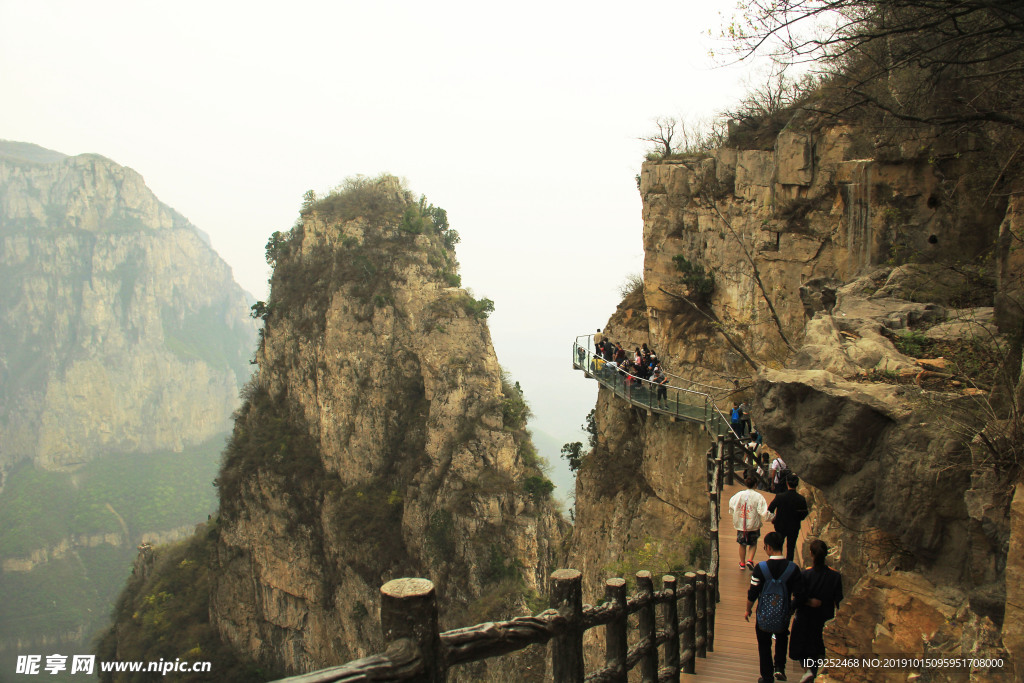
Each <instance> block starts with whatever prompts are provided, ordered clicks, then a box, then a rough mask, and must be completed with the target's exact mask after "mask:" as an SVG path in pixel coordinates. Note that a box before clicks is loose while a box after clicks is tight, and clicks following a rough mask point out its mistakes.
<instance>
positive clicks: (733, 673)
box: [684, 485, 806, 683]
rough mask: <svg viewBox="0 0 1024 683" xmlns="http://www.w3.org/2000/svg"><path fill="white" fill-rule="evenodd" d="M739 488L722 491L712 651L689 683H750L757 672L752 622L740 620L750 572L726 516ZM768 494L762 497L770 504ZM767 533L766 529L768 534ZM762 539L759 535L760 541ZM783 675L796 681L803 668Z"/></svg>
mask: <svg viewBox="0 0 1024 683" xmlns="http://www.w3.org/2000/svg"><path fill="white" fill-rule="evenodd" d="M743 488H744V487H743V486H739V485H731V486H725V487H724V488H723V489H722V514H721V519H720V521H723V522H724V524H722V525H720V529H721V532H720V533H721V537H722V539H723V541H724V544H725V548H724V549H723V552H722V557H721V563H720V566H719V570H718V592H719V596H720V598H721V601H720V602H719V603H718V609H717V610H716V611H715V651H714V652H713V653H711V652H709V653H708V658H707V660H705V661H703V662H701V665H699V666H698V667H697V674H696V675H695V676H685V677H684V680H685V681H693V683H733V682H734V681H735V682H736V683H754V681H756V680H757V678H758V676H759V675H760V672H759V671H758V668H759V667H758V660H757V636H755V635H754V618H753V617H751V620H750V621H746V620H745V619H744V618H743V613H744V612H745V611H746V606H747V589H748V588H749V587H750V572H749V571H740V569H739V567H737V566H736V565H737V561H736V560H735V559H733V558H735V557H737V556H738V553H737V552H736V548H735V534H734V533H733V531H732V522H731V518H730V516H729V499H730V498H732V497H733V496H734V495H736V494H737V493H739V492H740V491H742V490H743ZM770 496H771V494H766V497H768V498H769V502H770ZM805 527H806V525H804V527H802V528H801V530H800V538H799V539H798V540H797V553H796V558H795V559H796V560H797V565H801V562H800V560H801V556H800V548H802V547H803V545H804V541H805V537H806V530H805ZM770 530H771V529H770V528H769V529H768V531H770ZM763 538H764V535H763V534H762V539H763ZM754 559H755V560H756V561H761V560H765V559H768V558H767V556H765V554H764V550H763V548H760V547H759V548H758V552H757V555H756V556H755V558H754ZM786 675H787V676H788V678H789V680H791V681H798V680H800V676H802V675H803V668H802V667H801V666H799V665H798V664H797V663H796V662H794V661H792V660H790V662H789V665H788V666H787V667H786Z"/></svg>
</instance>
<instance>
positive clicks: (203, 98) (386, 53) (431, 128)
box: [0, 0, 751, 483]
mask: <svg viewBox="0 0 1024 683" xmlns="http://www.w3.org/2000/svg"><path fill="white" fill-rule="evenodd" d="M733 6H734V0H707V1H705V2H694V1H692V0H676V1H675V2H663V1H660V0H659V1H654V2H634V3H626V2H614V3H612V2H603V1H593V0H592V1H590V2H565V1H561V0H548V1H546V2H536V1H534V0H521V1H520V2H516V3H511V4H507V5H499V4H491V3H484V2H479V1H476V2H462V1H459V2H448V1H445V0H436V1H434V2H411V1H410V2H406V1H391V2H387V1H377V2H370V1H360V2H347V1H343V0H338V1H334V2H325V1H321V2H301V1H295V0H293V1H291V2H287V3H285V2H272V3H271V2H263V1H260V0H251V1H249V2H214V1H211V0H205V1H203V2H193V1H188V0H186V1H182V0H178V1H175V2H170V3H167V2H164V3H157V2H149V1H141V0H131V1H123V2H114V1H108V0H89V1H87V2H82V1H81V0H67V1H55V0H24V1H21V0H0V102H2V106H0V138H2V139H8V140H19V141H25V142H33V143H36V144H39V145H42V146H43V147H47V148H50V149H54V150H57V151H60V152H64V153H66V154H81V153H85V152H95V153H98V154H102V155H104V156H106V157H109V158H111V159H113V160H114V161H116V162H118V163H120V164H123V165H125V166H130V167H132V168H134V169H135V170H136V171H138V172H140V173H141V174H142V175H143V176H144V177H145V179H146V182H147V184H148V185H149V187H150V188H151V189H152V190H153V191H154V192H155V193H156V195H157V196H158V197H159V198H160V199H161V200H162V201H164V202H165V203H167V204H169V205H171V206H172V207H174V208H175V209H177V210H178V211H179V212H181V213H182V214H184V215H185V216H186V217H187V218H188V219H189V220H191V221H192V222H193V223H194V224H195V225H196V226H198V227H199V228H200V229H202V230H204V231H206V232H207V233H208V234H209V235H210V237H211V239H212V241H213V245H214V247H215V248H216V249H217V251H218V252H219V253H220V254H221V256H222V257H223V258H224V259H225V260H226V261H227V262H228V263H229V264H230V265H231V267H232V268H233V270H234V273H235V277H236V279H237V280H238V281H239V282H240V283H241V285H242V286H243V287H245V288H246V289H247V290H249V291H250V292H251V293H252V294H253V295H254V296H256V297H257V298H261V299H262V298H265V297H266V279H267V277H268V275H269V273H268V269H267V266H266V263H265V261H264V258H263V250H264V244H265V243H266V240H267V237H268V236H269V235H270V233H272V232H273V231H275V230H287V229H288V228H290V227H291V225H292V224H293V223H294V221H295V218H296V217H297V212H298V208H299V205H300V203H301V200H302V194H303V193H304V192H305V191H306V190H307V189H314V190H316V191H317V192H322V191H324V190H327V189H329V188H330V187H333V186H334V185H337V184H338V183H339V182H340V181H341V180H342V179H344V178H345V177H346V176H351V175H354V174H357V173H362V174H366V175H375V174H377V173H380V172H382V171H387V172H390V173H393V174H395V175H399V176H403V177H405V178H407V179H408V182H409V185H410V187H411V188H412V190H413V191H414V192H416V193H423V194H426V195H427V197H428V199H429V200H430V201H432V202H433V203H434V204H436V205H438V206H441V207H443V208H445V209H447V210H448V216H449V220H450V222H451V225H452V227H453V228H455V229H456V230H458V231H459V233H460V234H461V235H462V244H460V245H459V247H458V255H459V260H460V261H461V263H462V275H463V283H464V285H465V286H468V287H470V288H472V289H473V290H474V292H475V293H476V295H477V296H486V297H489V298H491V299H493V300H494V301H495V304H496V307H497V310H496V311H495V313H494V314H493V315H492V317H491V332H492V336H493V338H494V344H495V347H496V349H497V353H498V358H499V360H500V361H501V363H502V364H503V365H504V366H505V367H506V368H508V369H509V370H510V371H511V372H512V374H513V376H514V377H515V378H516V379H518V380H519V381H520V382H521V384H522V386H523V388H524V390H525V391H526V396H527V399H528V400H529V401H530V403H531V404H532V406H533V408H534V412H535V413H536V418H535V420H534V421H533V423H532V424H533V426H534V427H535V428H536V429H539V430H543V431H545V432H547V433H549V434H550V435H551V436H552V437H554V439H555V440H557V441H558V443H559V444H560V443H562V442H565V441H569V440H576V439H579V438H581V435H579V434H578V433H577V431H576V427H577V426H578V425H579V424H580V423H581V422H582V421H583V418H584V416H585V415H586V413H587V412H588V411H589V410H590V409H591V408H592V407H593V402H594V397H595V396H596V387H595V386H594V385H593V384H591V383H588V382H587V381H586V380H585V379H583V377H582V376H581V375H579V374H575V375H574V374H573V372H572V370H571V366H570V350H571V344H572V341H573V338H574V337H575V335H577V334H583V333H587V332H592V331H593V330H594V329H595V328H597V327H599V326H602V325H603V324H604V322H605V321H606V320H607V318H608V317H609V315H610V314H611V313H612V311H613V310H614V307H615V304H616V303H617V301H618V299H619V296H618V293H617V287H618V285H619V284H620V283H621V282H622V281H623V279H624V278H625V276H626V275H627V274H628V273H631V272H639V271H640V270H642V267H643V251H642V246H641V230H642V220H641V202H640V197H639V195H638V193H637V190H636V184H635V181H634V177H635V175H636V174H637V173H638V172H639V170H640V164H641V162H642V158H643V153H644V150H645V143H642V142H640V141H639V140H638V139H637V138H638V137H640V136H642V135H644V134H646V133H648V132H649V131H650V130H651V129H652V128H653V126H652V124H651V121H652V119H653V118H654V117H656V116H659V115H685V116H692V117H697V116H705V115H710V114H712V113H714V112H716V111H718V110H721V109H722V108H724V107H726V106H728V105H730V104H731V103H732V102H734V101H735V99H737V98H738V97H739V96H740V95H741V94H742V91H743V80H744V73H745V72H746V71H747V70H749V69H750V68H751V67H750V65H743V66H742V67H737V68H728V69H726V68H715V67H714V65H713V63H712V61H711V60H710V59H709V57H708V51H709V49H711V48H712V47H713V46H712V44H711V42H710V40H709V39H708V37H707V32H708V31H709V30H710V31H711V32H712V33H713V34H715V35H717V34H718V31H719V29H720V27H721V26H722V25H723V23H724V19H723V18H722V16H720V14H719V12H721V13H722V14H723V15H729V14H731V12H732V8H733ZM544 454H545V455H546V456H548V457H550V458H553V459H557V451H555V452H551V450H548V451H547V452H545V453H544ZM559 478H560V479H561V480H562V483H564V481H565V480H564V478H563V477H559Z"/></svg>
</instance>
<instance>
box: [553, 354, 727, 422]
mask: <svg viewBox="0 0 1024 683" xmlns="http://www.w3.org/2000/svg"><path fill="white" fill-rule="evenodd" d="M590 338H591V337H590V336H589V335H587V336H583V337H579V338H577V340H576V341H575V342H574V343H573V346H572V366H573V368H575V369H577V370H582V371H583V374H584V375H586V376H587V377H588V378H590V379H593V380H596V381H597V382H598V384H600V385H601V386H603V387H606V388H608V389H611V391H612V392H614V393H615V395H616V396H618V397H619V398H621V399H623V400H624V401H627V402H629V403H631V404H632V405H634V406H636V407H637V408H643V409H644V410H646V411H648V412H650V413H658V414H661V415H667V416H669V417H671V418H673V419H679V420H686V421H687V422H697V423H700V424H703V425H704V426H705V428H706V429H707V431H708V433H709V434H713V435H714V436H730V435H731V436H734V437H736V435H735V433H734V432H733V431H732V428H731V426H730V424H729V420H728V419H727V418H726V417H725V415H724V414H723V413H722V411H721V410H719V409H718V406H717V405H716V404H715V399H714V396H713V395H712V392H713V391H719V392H721V391H722V389H720V388H718V387H712V386H708V385H706V384H701V383H699V382H693V381H690V380H686V379H684V378H682V377H678V376H677V377H675V378H674V382H675V383H674V384H665V385H661V386H659V385H656V384H654V383H653V382H650V381H648V380H645V379H640V378H639V377H633V376H632V375H626V374H623V373H620V372H619V371H618V370H616V369H613V368H609V367H608V363H606V362H605V360H604V358H601V357H600V356H597V355H595V354H593V353H592V352H591V351H590V346H591V344H590V342H589V340H590ZM581 339H582V340H586V341H584V342H583V343H580V340H581ZM680 384H685V385H686V386H679V385H680ZM659 391H660V393H661V395H660V396H659ZM736 438H738V437H736Z"/></svg>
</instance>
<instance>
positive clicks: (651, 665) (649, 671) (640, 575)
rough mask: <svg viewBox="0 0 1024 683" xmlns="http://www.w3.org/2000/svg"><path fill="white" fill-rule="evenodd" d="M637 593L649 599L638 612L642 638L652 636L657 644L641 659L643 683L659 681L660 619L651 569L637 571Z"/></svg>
mask: <svg viewBox="0 0 1024 683" xmlns="http://www.w3.org/2000/svg"><path fill="white" fill-rule="evenodd" d="M636 589H637V594H638V595H639V596H640V597H641V598H645V599H647V604H645V605H644V606H643V607H641V608H640V611H638V612H637V627H638V629H639V631H640V634H639V635H640V638H641V640H642V639H645V638H650V640H651V643H652V644H653V645H655V647H652V648H651V649H649V650H648V651H647V654H646V655H644V656H643V658H642V659H641V660H640V680H641V681H643V683H657V682H658V648H657V646H656V645H657V642H658V624H657V622H658V620H657V617H656V616H655V611H654V607H655V605H654V581H653V580H652V579H651V573H650V572H649V571H640V572H637V573H636Z"/></svg>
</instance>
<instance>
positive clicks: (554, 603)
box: [551, 569, 583, 683]
mask: <svg viewBox="0 0 1024 683" xmlns="http://www.w3.org/2000/svg"><path fill="white" fill-rule="evenodd" d="M551 607H552V608H553V609H556V610H558V612H559V614H561V615H562V616H563V617H565V619H566V621H567V622H568V624H567V626H566V629H565V631H564V632H562V634H561V635H558V636H555V637H554V638H553V639H552V641H551V674H552V676H553V677H554V680H555V683H583V584H582V574H580V572H579V571H578V570H576V569H559V570H558V571H556V572H555V573H553V574H552V575H551Z"/></svg>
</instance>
